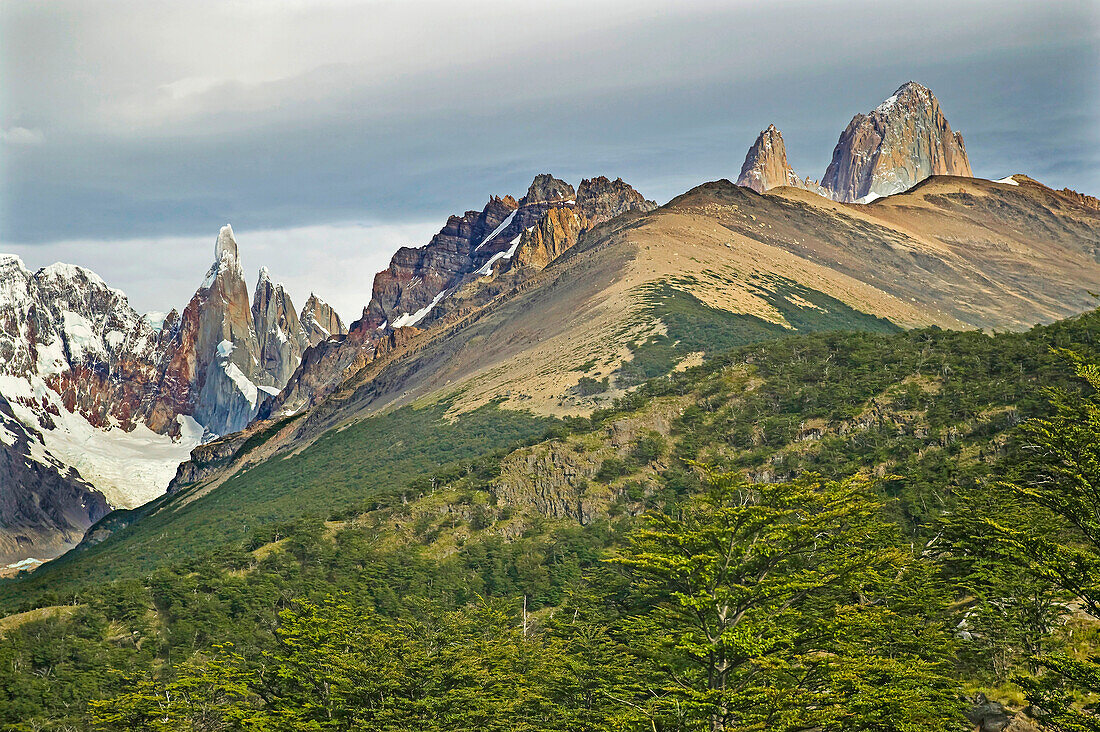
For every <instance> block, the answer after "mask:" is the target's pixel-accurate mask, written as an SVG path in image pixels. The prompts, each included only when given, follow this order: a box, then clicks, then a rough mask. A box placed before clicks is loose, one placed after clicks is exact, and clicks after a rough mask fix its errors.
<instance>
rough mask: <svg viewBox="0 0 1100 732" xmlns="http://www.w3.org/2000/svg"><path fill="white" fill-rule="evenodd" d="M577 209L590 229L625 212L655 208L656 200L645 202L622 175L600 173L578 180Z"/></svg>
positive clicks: (643, 197) (643, 211)
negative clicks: (611, 177)
mask: <svg viewBox="0 0 1100 732" xmlns="http://www.w3.org/2000/svg"><path fill="white" fill-rule="evenodd" d="M577 208H578V209H579V210H580V212H581V213H582V214H584V217H585V219H586V220H587V222H588V227H589V228H591V227H593V226H598V225H600V224H602V223H603V222H605V221H610V220H611V219H613V218H615V217H616V216H621V215H622V214H624V213H627V212H628V211H640V212H642V213H645V212H646V211H652V210H653V209H655V208H657V203H656V202H655V201H647V200H646V199H645V196H643V195H642V194H641V193H638V191H636V190H634V188H632V187H631V186H630V185H629V184H627V183H625V182H624V181H623V179H622V178H616V179H615V180H608V179H607V178H606V177H604V176H602V175H601V176H599V177H596V178H585V179H584V180H582V181H581V184H580V185H579V186H578V187H577Z"/></svg>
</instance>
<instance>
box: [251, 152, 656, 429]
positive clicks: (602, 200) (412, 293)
mask: <svg viewBox="0 0 1100 732" xmlns="http://www.w3.org/2000/svg"><path fill="white" fill-rule="evenodd" d="M656 206H657V204H655V203H653V202H652V201H647V200H645V198H644V197H642V195H641V194H639V193H638V192H637V191H635V190H634V189H633V188H631V187H630V186H629V185H627V184H626V183H624V182H623V181H622V179H618V180H615V181H611V180H608V179H607V178H605V177H599V178H593V179H591V180H584V181H582V182H581V185H580V188H579V189H576V190H574V188H573V186H571V185H570V184H568V183H566V182H565V181H562V180H559V179H557V178H555V177H553V176H552V175H549V174H545V173H544V174H541V175H538V176H536V177H535V179H534V180H533V181H532V182H531V185H530V186H529V187H528V189H527V193H526V194H525V195H524V196H523V198H521V199H520V200H519V201H516V199H514V198H512V197H511V196H504V197H503V198H500V197H496V196H494V197H492V198H490V199H489V202H488V203H487V204H486V206H485V208H484V209H482V210H481V211H467V212H466V213H465V214H464V215H462V216H451V217H450V218H449V219H448V220H447V223H446V225H445V226H444V227H443V228H442V229H441V230H440V232H439V233H438V234H436V235H435V236H434V237H432V240H431V241H430V242H428V244H426V245H425V246H422V247H417V248H413V247H402V248H401V249H399V250H398V251H397V253H396V254H394V256H393V258H392V259H391V260H390V266H389V267H388V268H387V269H385V270H384V271H382V272H379V273H378V274H377V275H376V276H375V278H374V289H373V292H372V297H371V300H370V303H369V304H368V305H367V307H366V308H364V310H363V317H362V318H360V319H359V320H357V321H356V322H354V323H352V324H351V326H350V328H349V329H348V332H347V335H346V337H344V338H338V337H332V338H327V339H325V340H318V341H316V342H312V343H311V347H310V349H309V350H308V351H306V353H305V354H304V355H303V357H302V362H301V364H300V366H299V367H298V369H297V370H296V371H295V373H294V375H293V376H292V377H291V379H290V381H289V382H288V384H287V386H286V388H285V389H284V391H283V393H282V394H280V395H279V397H278V398H277V399H275V400H274V401H273V402H272V403H271V404H270V405H268V406H267V407H266V408H265V410H264V411H263V412H262V414H263V415H268V414H277V413H288V412H294V411H297V410H298V409H301V408H303V407H304V406H306V405H308V404H313V403H316V401H317V400H318V399H319V398H321V397H322V396H324V395H325V394H328V393H330V392H331V391H332V390H333V389H335V388H336V386H338V385H339V383H340V382H341V381H343V380H344V379H345V378H347V377H348V376H350V375H351V374H353V373H354V372H355V371H357V370H359V369H360V368H362V367H363V366H364V365H366V364H367V363H370V361H372V360H373V359H375V358H377V357H378V356H379V355H380V354H383V353H386V352H388V351H389V350H392V349H393V348H395V347H397V346H398V345H399V344H400V343H402V342H404V340H407V339H408V338H410V337H411V336H412V334H413V333H414V332H415V331H417V330H419V329H423V328H425V327H427V326H430V325H432V324H433V323H436V322H439V321H440V320H442V319H444V318H447V317H450V316H454V315H456V314H461V313H463V312H467V311H469V309H471V308H476V307H478V306H479V305H482V304H484V303H485V302H487V301H488V300H489V299H491V298H492V297H493V296H495V295H497V294H499V293H500V291H501V287H504V286H505V285H504V284H501V283H505V282H514V279H509V278H522V277H523V276H524V273H525V272H528V271H530V272H535V271H538V270H539V269H541V268H543V267H545V266H546V265H547V264H549V263H550V262H551V261H552V260H554V259H555V258H557V257H559V256H561V254H563V253H564V252H565V251H567V250H568V249H569V248H570V247H572V246H573V245H575V244H576V243H577V239H578V237H579V236H580V234H581V233H582V232H583V231H584V230H585V229H586V228H588V227H591V226H593V225H595V224H597V223H601V222H603V221H606V220H608V219H611V218H613V217H615V216H618V215H619V214H622V213H625V212H627V211H634V210H638V211H649V210H652V209H653V208H656ZM590 217H591V218H590ZM505 273H507V274H508V275H509V277H508V278H503V279H502V280H501V281H500V282H499V283H497V282H495V280H492V279H490V280H486V278H497V277H500V276H501V275H502V274H505ZM487 281H490V282H494V284H493V285H489V286H484V287H482V285H483V284H484V283H486V282H487ZM498 284H499V285H500V286H499V287H498V286H495V285H498ZM306 320H307V318H306V316H305V314H304V313H303V317H302V321H303V323H305V322H306Z"/></svg>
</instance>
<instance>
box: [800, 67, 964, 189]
mask: <svg viewBox="0 0 1100 732" xmlns="http://www.w3.org/2000/svg"><path fill="white" fill-rule="evenodd" d="M931 175H957V176H966V177H972V176H973V173H971V171H970V161H969V160H968V159H967V157H966V148H965V146H964V145H963V139H962V135H961V134H959V133H958V132H953V131H952V130H951V125H949V124H948V123H947V118H946V117H944V115H943V111H942V110H941V109H940V104H939V101H938V100H937V99H936V97H935V95H934V94H932V92H931V91H930V90H929V89H928V88H927V87H924V86H921V85H920V84H918V83H916V82H914V81H910V82H907V83H905V84H903V85H902V86H901V87H899V88H898V90H897V91H896V92H894V94H893V95H892V96H891V97H890V98H888V99H887V100H886V101H884V102H883V103H882V104H880V105H879V106H878V107H876V108H875V109H874V110H873V111H871V112H870V114H866V115H864V114H857V115H856V116H855V117H853V118H852V121H851V122H850V123H848V127H847V128H846V129H845V130H844V132H843V133H841V135H840V140H839V141H838V142H837V144H836V148H835V149H834V150H833V159H832V162H830V163H829V167H828V168H827V169H826V171H825V176H824V177H823V178H822V179H821V185H822V186H823V187H824V188H825V190H827V191H828V192H829V195H830V196H831V197H833V198H835V199H836V200H838V201H859V202H867V201H870V200H874V199H875V198H879V197H882V196H889V195H892V194H894V193H900V192H901V191H904V190H908V189H909V188H911V187H912V186H914V185H916V184H917V183H919V182H920V181H922V180H924V179H925V178H927V177H929V176H931Z"/></svg>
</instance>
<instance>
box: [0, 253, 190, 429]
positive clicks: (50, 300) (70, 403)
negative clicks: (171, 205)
mask: <svg viewBox="0 0 1100 732" xmlns="http://www.w3.org/2000/svg"><path fill="white" fill-rule="evenodd" d="M168 350H169V347H168V344H167V343H166V339H165V338H164V336H163V334H162V332H161V331H158V330H156V329H154V328H153V326H152V325H151V324H150V323H149V322H148V321H146V320H145V319H144V318H143V317H142V316H141V315H139V314H138V313H136V312H135V311H134V310H133V308H131V307H130V304H129V301H128V300H127V299H126V296H125V295H124V294H122V293H121V292H120V291H118V290H115V289H112V288H110V287H108V286H107V284H106V283H105V282H103V280H102V279H100V278H99V277H98V276H97V275H96V274H95V273H93V272H91V271H89V270H86V269H83V268H81V267H74V266H71V265H64V264H54V265H50V266H49V267H45V268H43V269H41V270H39V271H38V272H35V273H33V274H32V273H31V272H29V271H27V269H26V268H25V267H23V263H22V262H21V261H20V260H19V259H18V258H17V257H10V256H4V257H0V375H6V376H12V377H17V378H19V379H23V380H30V379H32V378H40V379H42V380H43V381H44V382H45V383H46V384H47V385H48V386H49V388H51V389H53V390H54V391H55V392H57V393H58V394H59V395H61V397H62V401H63V404H64V405H65V406H66V407H67V408H69V410H70V411H72V412H76V413H78V414H80V415H82V416H83V417H84V418H85V419H86V420H87V421H88V422H89V423H91V424H92V425H96V426H104V427H105V426H108V425H110V424H112V423H115V422H117V423H118V424H119V425H120V426H121V427H122V428H123V429H127V430H128V429H132V428H133V426H134V425H135V424H136V423H139V422H143V421H147V420H149V419H150V418H151V416H152V415H153V413H154V412H155V398H154V395H155V394H156V392H157V390H158V386H159V383H160V381H161V379H162V376H161V371H162V368H163V365H164V364H165V363H166V361H167V357H166V356H167V352H168ZM28 383H29V381H28ZM9 396H11V397H12V398H19V399H24V398H22V397H18V396H17V395H14V394H11V395H9ZM173 416H174V415H173ZM40 419H41V420H42V421H48V417H47V416H45V414H43V415H42V416H41V417H40Z"/></svg>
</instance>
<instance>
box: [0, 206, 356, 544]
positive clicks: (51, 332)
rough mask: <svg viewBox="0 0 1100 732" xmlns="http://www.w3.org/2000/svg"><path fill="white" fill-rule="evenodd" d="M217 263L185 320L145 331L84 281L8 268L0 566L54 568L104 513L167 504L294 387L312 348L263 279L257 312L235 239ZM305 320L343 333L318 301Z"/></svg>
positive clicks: (122, 301)
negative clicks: (193, 455) (199, 467)
mask: <svg viewBox="0 0 1100 732" xmlns="http://www.w3.org/2000/svg"><path fill="white" fill-rule="evenodd" d="M214 259H215V261H214V264H213V265H212V266H211V268H210V270H209V272H208V273H207V276H206V279H205V280H204V281H203V283H202V285H201V286H200V287H199V289H198V291H197V292H196V293H195V296H194V297H193V298H192V299H191V302H190V303H189V304H188V305H187V307H186V308H185V309H184V311H183V313H182V314H180V313H177V312H176V311H175V310H173V311H171V312H170V313H168V315H166V316H156V317H145V316H142V315H139V314H138V313H137V312H135V311H134V310H133V308H131V307H130V305H129V302H128V301H127V299H126V296H125V295H124V294H123V293H122V292H120V291H119V290H116V289H113V288H111V287H108V286H107V284H106V283H105V282H104V281H103V280H102V279H101V278H99V277H98V276H97V275H96V274H95V273H93V272H91V271H89V270H86V269H83V268H81V267H75V266H72V265H65V264H54V265H51V266H49V267H44V268H43V269H41V270H38V271H37V272H34V273H32V272H30V271H28V270H27V269H26V267H25V266H24V265H23V263H22V261H20V260H19V259H18V258H17V257H14V256H10V255H0V399H2V400H3V405H4V407H3V410H4V414H6V415H7V418H8V426H7V427H4V429H3V430H0V442H2V443H3V446H2V448H0V452H2V453H3V455H2V456H0V560H2V559H3V558H4V556H5V555H4V552H5V551H10V552H15V553H18V552H19V551H24V550H25V551H26V552H28V553H27V554H26V555H25V556H26V557H30V556H36V557H39V558H46V559H48V558H50V557H52V556H54V555H56V554H57V553H60V551H62V550H63V549H64V548H67V547H68V546H70V545H71V544H72V543H73V541H75V540H76V539H79V536H78V534H79V532H80V531H82V530H83V528H86V526H87V525H88V523H89V522H91V521H94V520H96V519H97V518H98V517H99V515H102V512H103V511H104V510H106V507H107V506H108V504H109V505H110V506H113V507H118V508H132V507H135V506H137V505H140V504H142V503H145V502H146V501H149V500H151V499H153V498H155V497H156V496H158V495H160V494H161V493H162V492H163V491H164V489H165V487H166V486H167V485H168V483H169V481H170V480H171V479H172V477H173V475H174V474H175V472H176V468H177V467H178V466H179V464H180V463H181V462H183V461H185V460H186V459H187V457H188V455H189V453H190V452H191V450H192V449H193V448H194V447H196V446H198V445H199V444H200V442H201V440H202V439H203V438H204V437H205V438H206V439H210V438H212V437H213V436H216V435H221V434H228V433H230V432H235V431H237V430H239V429H242V428H244V427H245V426H247V425H248V424H249V422H250V421H251V420H252V419H253V418H254V416H255V415H256V414H257V412H258V411H259V408H260V407H261V406H262V404H263V402H264V400H265V399H267V398H269V396H270V395H273V394H276V393H278V391H279V389H280V388H281V387H282V386H283V384H285V383H286V381H287V380H288V379H289V378H290V376H291V375H292V374H293V373H294V370H295V369H296V368H297V366H298V365H299V362H300V361H301V356H302V353H303V351H305V349H306V348H307V347H308V345H309V338H310V337H309V335H308V334H307V332H306V330H305V328H304V327H303V326H302V324H301V323H300V320H299V318H298V315H297V313H296V311H295V308H294V305H293V303H292V302H291V300H290V297H289V295H288V294H287V293H286V292H285V290H284V289H283V288H282V286H281V285H278V284H275V283H272V282H271V280H270V278H269V277H267V276H266V272H262V273H261V276H260V281H259V283H258V286H257V289H256V298H255V300H254V301H253V302H252V303H251V307H250V304H249V298H248V290H247V287H246V286H245V283H244V279H243V273H242V271H241V266H240V259H239V256H238V251H237V242H236V240H235V239H234V237H233V231H232V229H231V228H230V227H229V226H226V227H224V228H223V229H222V230H221V232H220V233H219V235H218V238H217V241H216V243H215V253H214ZM306 312H308V313H309V316H310V324H311V328H313V329H314V332H315V333H319V332H320V331H321V330H322V329H325V328H326V327H327V329H331V332H336V333H337V334H340V333H342V332H343V324H342V323H340V321H339V318H337V317H336V314H335V313H333V312H332V311H331V308H329V307H328V306H327V305H325V304H324V303H323V302H321V301H320V300H319V299H317V298H311V302H310V303H309V304H308V305H307V308H306ZM3 419H4V416H3V415H0V421H3ZM93 486H94V487H93ZM4 491H7V492H6V493H5V492H4ZM76 506H79V508H76ZM32 508H33V510H32ZM20 536H21V537H24V539H19V540H18V541H16V538H15V537H20ZM6 541H7V542H9V543H7V544H5V542H6ZM12 541H15V542H16V543H15V544H12V543H10V542H12ZM19 542H22V544H20V543H19ZM19 546H22V547H23V549H18V547H19ZM17 549H18V551H17ZM33 552H37V554H34V553H33ZM12 556H14V555H12ZM16 558H17V559H18V558H20V557H16Z"/></svg>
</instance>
